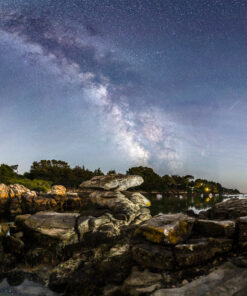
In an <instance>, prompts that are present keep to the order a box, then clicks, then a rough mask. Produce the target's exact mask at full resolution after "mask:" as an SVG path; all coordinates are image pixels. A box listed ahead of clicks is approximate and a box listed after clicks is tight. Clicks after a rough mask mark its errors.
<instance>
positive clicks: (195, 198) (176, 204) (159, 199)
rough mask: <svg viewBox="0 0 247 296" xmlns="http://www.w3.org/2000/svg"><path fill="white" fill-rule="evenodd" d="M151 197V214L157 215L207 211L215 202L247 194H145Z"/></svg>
mask: <svg viewBox="0 0 247 296" xmlns="http://www.w3.org/2000/svg"><path fill="white" fill-rule="evenodd" d="M145 196H146V197H147V198H149V199H150V201H151V203H152V205H151V208H150V210H151V214H152V215H157V214H159V213H164V214H167V213H178V212H186V211H187V210H193V211H194V212H195V213H196V214H197V213H199V212H200V211H205V210H207V209H209V208H210V207H212V206H213V205H214V204H216V203H218V202H221V201H224V200H227V199H229V198H234V197H235V198H247V195H246V194H238V195H223V196H220V195H211V194H204V195H187V194H178V195H167V194H165V193H164V194H162V193H160V194H145Z"/></svg>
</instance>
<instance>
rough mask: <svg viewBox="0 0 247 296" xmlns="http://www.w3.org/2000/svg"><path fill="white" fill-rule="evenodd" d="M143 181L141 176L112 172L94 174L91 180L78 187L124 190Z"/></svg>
mask: <svg viewBox="0 0 247 296" xmlns="http://www.w3.org/2000/svg"><path fill="white" fill-rule="evenodd" d="M143 182H144V180H143V178H142V177H141V176H135V175H121V174H116V175H115V174H112V175H106V176H95V177H93V178H92V179H91V180H89V181H85V182H83V183H82V184H81V185H80V187H81V188H95V189H99V188H100V189H104V190H118V191H124V190H127V189H128V188H131V187H136V186H139V185H141V184H142V183H143Z"/></svg>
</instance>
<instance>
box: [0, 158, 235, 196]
mask: <svg viewBox="0 0 247 296" xmlns="http://www.w3.org/2000/svg"><path fill="white" fill-rule="evenodd" d="M17 169H18V165H13V166H8V165H6V164H2V165H0V183H5V184H7V185H8V184H13V183H19V184H22V185H24V186H26V187H27V188H30V189H33V190H37V191H47V190H49V188H50V186H51V185H55V184H57V185H58V184H59V185H64V186H66V187H67V188H77V187H78V186H79V185H80V184H81V183H82V182H83V181H86V180H89V179H91V178H92V177H93V176H99V175H104V173H103V172H102V171H101V169H100V168H98V169H96V170H94V171H90V170H89V169H86V168H85V167H84V166H82V167H81V166H75V167H74V168H71V167H70V166H69V164H68V163H67V162H65V161H62V160H55V159H52V160H40V161H39V162H38V161H35V162H33V164H32V166H31V169H30V172H27V173H24V174H23V175H19V174H17V172H16V171H17ZM115 173H116V171H115V170H110V171H109V172H108V173H107V174H115ZM126 173H127V174H128V175H139V176H142V177H143V179H144V183H143V184H142V185H141V186H140V189H142V190H145V191H147V192H152V191H158V192H167V193H181V192H188V193H191V192H195V193H209V192H212V193H219V194H222V193H239V191H238V190H237V189H227V188H223V187H222V186H221V184H219V183H216V182H213V181H208V180H204V179H196V180H194V177H193V176H191V175H186V176H178V175H172V176H169V175H164V176H160V175H158V174H157V173H156V172H154V170H153V169H152V168H149V167H143V166H139V167H132V168H130V169H129V170H128V171H127V172H126Z"/></svg>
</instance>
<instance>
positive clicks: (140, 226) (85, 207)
mask: <svg viewBox="0 0 247 296" xmlns="http://www.w3.org/2000/svg"><path fill="white" fill-rule="evenodd" d="M142 182H143V179H142V178H141V177H139V176H125V175H108V176H99V177H94V178H92V179H91V180H89V181H86V182H84V183H82V184H81V186H80V188H81V189H80V190H79V192H78V193H76V194H73V193H70V194H68V193H66V189H65V188H63V187H61V186H55V187H53V188H52V190H51V192H50V193H48V194H46V195H37V194H36V193H35V192H31V191H28V190H27V189H25V188H23V187H18V185H11V186H5V185H0V211H1V213H6V212H5V211H6V210H7V209H8V211H9V212H8V213H9V214H11V215H12V216H16V218H15V223H14V224H13V225H10V226H8V225H2V226H0V263H1V264H0V272H1V274H2V275H4V274H11V273H13V272H15V273H17V272H19V273H20V272H25V273H28V274H30V275H32V276H35V277H37V278H40V279H42V280H43V281H44V282H45V283H46V284H47V285H49V287H50V288H51V289H52V290H54V291H57V292H61V293H63V295H70V296H73V295H78V296H79V295H87V296H90V295H105V296H107V295H153V296H162V295H169V296H170V295H198V296H200V295H222V296H223V295H235V296H236V295H238V296H241V295H245V294H243V293H245V292H244V291H246V287H247V277H246V275H247V259H245V255H246V253H247V200H239V199H233V200H229V201H226V202H224V203H219V204H216V205H215V206H214V207H213V208H212V209H210V210H208V211H207V212H204V213H201V214H200V216H198V217H195V216H193V217H192V216H188V215H186V214H182V213H178V214H159V215H156V216H154V217H151V215H150V211H149V209H148V207H149V206H150V201H149V200H148V199H147V198H145V197H144V196H143V195H142V194H141V193H139V192H135V191H132V190H131V191H128V189H129V188H132V187H135V186H138V185H140V184H142ZM19 186H20V185H19ZM17 187H18V190H17V189H16V188H17ZM14 188H15V191H14ZM21 188H22V190H23V191H25V192H23V191H22V193H20V191H21ZM12 191H13V192H14V193H13V192H12ZM2 200H3V201H4V202H6V203H5V206H3V205H4V202H2ZM38 200H40V202H38ZM13 205H15V206H13ZM69 205H70V206H69ZM71 205H73V206H71ZM4 210H5V211H4ZM68 211H70V212H68ZM17 214H21V215H17Z"/></svg>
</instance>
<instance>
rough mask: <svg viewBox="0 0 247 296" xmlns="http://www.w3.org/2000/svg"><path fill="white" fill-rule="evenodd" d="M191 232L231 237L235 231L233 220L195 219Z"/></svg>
mask: <svg viewBox="0 0 247 296" xmlns="http://www.w3.org/2000/svg"><path fill="white" fill-rule="evenodd" d="M193 232H196V233H198V234H200V235H202V236H209V237H232V236H233V235H234V232H235V222H234V221H230V220H225V221H217V220H201V219H199V220H197V221H196V222H195V225H194V228H193Z"/></svg>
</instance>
